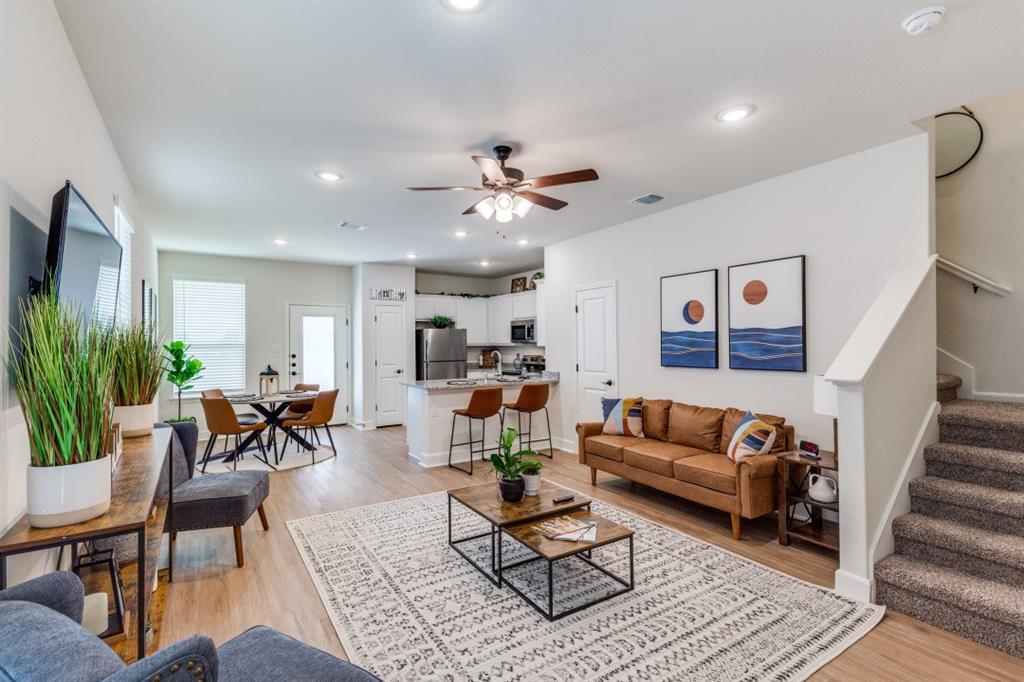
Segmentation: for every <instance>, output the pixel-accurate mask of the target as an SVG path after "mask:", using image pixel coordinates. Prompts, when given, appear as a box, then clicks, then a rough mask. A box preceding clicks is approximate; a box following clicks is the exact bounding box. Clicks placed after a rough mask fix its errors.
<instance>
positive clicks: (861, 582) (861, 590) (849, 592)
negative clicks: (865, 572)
mask: <svg viewBox="0 0 1024 682" xmlns="http://www.w3.org/2000/svg"><path fill="white" fill-rule="evenodd" d="M835 591H836V592H838V593H839V594H841V595H843V596H844V597H849V598H850V599H856V600H857V601H863V602H872V601H874V599H875V582H874V580H868V579H866V578H862V577H860V576H859V575H854V574H852V573H847V572H846V571H844V570H842V569H838V570H837V571H836V585H835Z"/></svg>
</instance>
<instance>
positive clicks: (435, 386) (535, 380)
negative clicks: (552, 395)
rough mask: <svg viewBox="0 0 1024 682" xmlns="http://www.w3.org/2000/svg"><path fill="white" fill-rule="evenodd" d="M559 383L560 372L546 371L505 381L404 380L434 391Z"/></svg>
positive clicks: (414, 385)
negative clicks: (457, 383) (470, 382)
mask: <svg viewBox="0 0 1024 682" xmlns="http://www.w3.org/2000/svg"><path fill="white" fill-rule="evenodd" d="M449 381H472V382H473V383H472V384H471V385H470V384H466V385H462V384H460V385H456V386H451V385H449V384H448V382H449ZM557 383H558V372H544V373H543V374H539V375H533V376H529V377H526V378H525V379H522V378H515V379H513V380H509V379H506V380H505V381H498V380H497V379H490V378H488V379H431V380H430V381H410V382H403V383H402V385H403V386H408V387H409V388H418V389H422V390H425V391H427V392H428V393H433V392H435V391H472V390H473V389H475V388H488V387H490V386H503V387H514V386H522V385H523V384H557Z"/></svg>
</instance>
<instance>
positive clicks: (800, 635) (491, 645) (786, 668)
mask: <svg viewBox="0 0 1024 682" xmlns="http://www.w3.org/2000/svg"><path fill="white" fill-rule="evenodd" d="M452 509H453V525H454V527H455V537H464V536H469V535H473V534H476V533H480V532H485V531H487V529H488V526H487V524H486V522H483V521H482V519H480V517H478V516H476V515H475V514H473V513H472V512H469V511H467V510H465V509H464V508H462V507H461V506H460V505H458V504H457V503H453V504H452ZM593 510H594V511H595V512H598V513H600V514H602V515H603V516H606V517H608V518H610V519H612V520H614V521H616V522H618V523H620V524H622V525H625V526H627V527H629V528H632V529H633V530H634V531H635V552H636V564H635V569H636V589H635V590H633V591H632V592H628V593H626V594H623V595H620V596H617V597H615V598H613V599H611V600H609V601H606V602H604V603H602V604H599V605H596V606H593V607H590V608H587V609H584V610H582V611H580V612H578V613H576V614H573V615H571V616H568V617H566V618H564V619H562V620H559V621H555V622H553V623H550V622H548V621H547V620H545V619H544V618H543V617H541V616H540V615H539V614H538V613H537V612H536V611H534V610H533V609H532V608H531V607H530V606H529V605H527V604H526V603H525V602H524V601H523V600H522V599H521V598H520V597H518V596H517V595H516V594H514V593H513V592H512V591H511V590H509V589H507V588H504V589H498V588H497V587H495V586H494V585H492V584H491V583H490V582H488V581H487V580H486V579H485V578H484V577H483V576H482V575H481V574H480V573H478V572H477V571H476V570H475V569H474V568H473V567H471V566H469V564H468V563H467V562H466V561H465V560H464V559H463V558H462V557H460V556H459V555H458V554H456V553H455V551H454V550H452V549H451V548H450V547H449V546H448V544H447V513H448V512H447V495H446V493H443V492H442V493H435V494H431V495H424V496H421V497H413V498H408V499H404V500H396V501H394V502H386V503H383V504H377V505H373V506H369V507H360V508H357V509H349V510H345V511H339V512H334V513H331V514H323V515H321V516H313V517H309V518H305V519H297V520H295V521H290V522H289V523H288V527H289V530H290V531H291V533H292V537H293V538H294V540H295V543H296V545H297V546H298V549H299V553H300V554H301V555H302V557H303V560H304V561H305V563H306V567H307V569H308V570H309V573H310V575H311V577H312V579H313V582H314V583H315V584H316V587H317V589H318V590H319V592H320V596H321V598H322V599H323V602H324V605H325V607H326V609H327V612H328V614H329V615H330V617H331V620H332V621H333V623H334V626H335V629H336V630H337V631H338V636H339V637H340V638H341V642H342V645H343V646H344V647H345V651H346V652H347V653H348V655H349V657H350V658H351V660H352V661H353V662H354V663H357V664H359V665H361V666H363V667H365V668H367V669H368V670H371V671H373V672H374V673H375V674H377V675H378V676H380V677H381V678H382V679H384V680H474V681H483V680H487V681H494V680H543V681H550V682H556V681H558V682H561V681H565V680H729V681H734V680H749V681H751V682H754V681H760V680H802V679H805V678H807V677H808V676H809V675H810V674H811V673H812V672H814V671H815V670H817V669H818V668H820V667H821V666H822V665H824V664H825V663H827V662H828V661H829V660H831V659H832V658H834V657H835V656H837V655H839V654H840V653H841V652H842V651H843V650H844V649H846V648H847V647H849V646H850V645H851V644H853V643H854V642H855V641H857V640H858V639H859V638H860V637H862V636H863V635H864V634H866V633H867V632H868V631H869V630H870V629H871V628H872V627H874V626H875V625H876V624H877V623H878V621H879V620H881V618H882V615H883V613H884V609H883V608H882V607H879V606H875V605H872V604H863V603H860V602H856V601H852V600H849V599H846V598H844V597H841V596H839V595H837V594H835V593H834V592H832V591H831V590H828V589H825V588H822V587H817V586H814V585H810V584H808V583H805V582H803V581H800V580H797V579H796V578H792V577H790V576H787V575H784V574H782V573H779V572H777V571H774V570H772V569H769V568H766V567H764V566H761V565H760V564H757V563H754V562H752V561H749V560H747V559H744V558H742V557H739V556H737V555H735V554H732V553H730V552H727V551H725V550H722V549H719V548H717V547H713V546H711V545H709V544H706V543H704V542H701V541H699V540H696V539H695V538H692V537H690V536H688V535H685V534H683V533H680V532H678V531H675V530H672V529H670V528H667V527H665V526H662V525H660V524H657V523H655V522H653V521H649V520H647V519H644V518H642V517H640V516H637V515H635V514H631V513H629V512H627V511H625V510H623V509H619V508H618V507H613V506H611V505H608V504H604V503H601V502H598V501H595V502H594V505H593ZM514 544H516V543H515V541H513V540H511V539H508V538H506V540H505V544H504V545H503V551H505V552H506V557H508V558H507V559H506V562H507V563H510V562H511V561H514V560H515V558H517V557H516V554H517V552H519V551H522V550H517V549H515V548H514V547H513V545H514ZM464 547H465V546H464ZM467 549H470V551H473V552H474V553H475V556H479V557H480V559H481V563H482V564H486V563H487V562H488V560H489V559H488V558H487V557H489V550H490V543H489V541H488V540H483V541H482V542H481V544H480V545H479V546H477V547H475V548H467ZM510 555H511V556H510ZM594 559H595V561H596V562H597V563H599V564H601V565H603V566H605V567H606V568H608V569H609V570H610V571H612V572H613V573H615V574H616V575H620V576H624V577H627V578H628V546H627V544H626V543H619V544H616V545H609V546H607V547H604V548H600V549H598V550H595V551H594ZM509 573H510V574H511V575H510V574H509ZM509 573H507V574H506V576H507V577H509V579H511V580H512V581H514V584H515V585H516V586H517V587H519V588H520V589H522V590H524V591H525V592H526V593H527V594H530V596H532V597H534V598H537V599H538V601H541V595H542V594H546V588H547V583H546V567H545V565H544V564H543V562H533V563H529V564H525V565H524V566H521V567H519V568H517V569H513V570H512V571H511V572H509ZM555 585H556V594H557V597H556V610H559V611H560V610H564V609H565V608H568V607H571V606H572V604H573V603H574V602H576V601H577V600H579V599H582V598H587V599H590V598H593V597H594V596H595V595H599V594H600V593H601V590H605V589H606V590H607V592H611V591H613V590H614V589H615V588H616V587H618V585H617V584H616V583H614V582H613V581H611V579H608V578H606V577H605V576H603V574H601V573H599V572H597V571H595V570H594V569H592V568H590V567H589V566H588V565H587V564H586V563H584V562H582V561H579V560H577V559H567V560H564V561H563V562H561V563H556V571H555ZM541 603H544V602H543V601H541Z"/></svg>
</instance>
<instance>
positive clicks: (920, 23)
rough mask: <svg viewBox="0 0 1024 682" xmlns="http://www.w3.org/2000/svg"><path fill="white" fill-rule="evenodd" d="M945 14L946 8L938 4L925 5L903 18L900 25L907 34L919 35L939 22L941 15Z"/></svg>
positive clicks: (940, 21)
mask: <svg viewBox="0 0 1024 682" xmlns="http://www.w3.org/2000/svg"><path fill="white" fill-rule="evenodd" d="M944 16H946V8H945V7H942V6H941V5H940V6H936V7H927V8H925V9H922V10H918V11H917V12H914V13H913V14H911V15H910V16H909V17H907V18H906V19H904V20H903V22H902V23H901V24H900V27H901V28H902V29H903V30H904V31H906V32H907V35H908V36H911V37H913V36H919V35H923V34H925V33H928V32H929V31H931V30H932V29H934V28H935V27H936V26H938V25H939V24H940V23H942V17H944Z"/></svg>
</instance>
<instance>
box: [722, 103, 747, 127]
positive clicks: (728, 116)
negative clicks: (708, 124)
mask: <svg viewBox="0 0 1024 682" xmlns="http://www.w3.org/2000/svg"><path fill="white" fill-rule="evenodd" d="M752 113H754V105H753V104H744V105H741V106H738V107H729V108H728V109H722V110H721V111H719V112H718V113H717V114H715V118H717V119H718V120H719V121H722V122H723V123H734V122H736V121H740V120H743V119H745V118H746V117H747V116H750V115H751V114H752Z"/></svg>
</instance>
